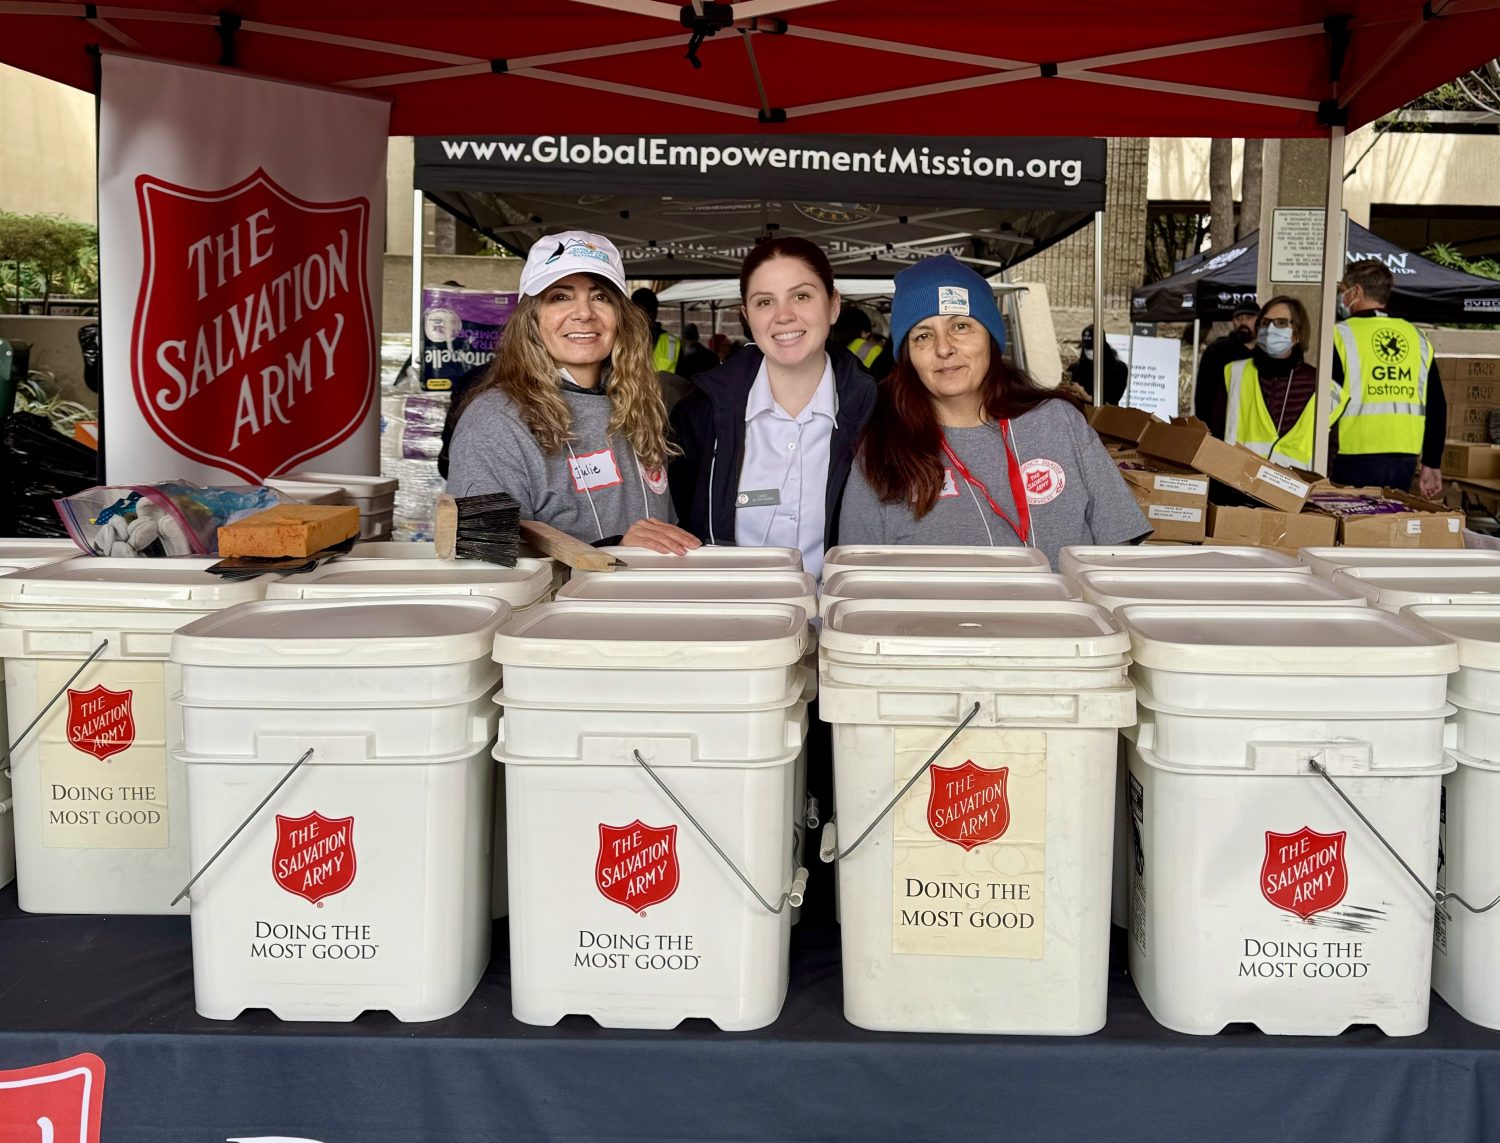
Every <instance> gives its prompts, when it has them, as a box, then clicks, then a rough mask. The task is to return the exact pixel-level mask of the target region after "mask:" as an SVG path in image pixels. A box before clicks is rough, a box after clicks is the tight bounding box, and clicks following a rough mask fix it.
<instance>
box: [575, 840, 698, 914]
mask: <svg viewBox="0 0 1500 1143" xmlns="http://www.w3.org/2000/svg"><path fill="white" fill-rule="evenodd" d="M679 876H680V871H679V870H678V867H677V827H676V826H674V825H671V826H648V825H646V824H645V823H644V822H642V821H641V819H640V818H636V819H635V821H633V822H631V823H630V824H629V825H627V826H612V825H605V824H604V823H603V822H600V823H599V859H598V860H597V861H596V862H595V863H594V883H595V884H596V885H598V886H599V892H601V893H603V894H604V895H605V896H606V897H608V898H609V899H610V900H611V901H613V902H615V903H616V904H618V905H624V906H625V907H626V908H627V909H629V910H631V911H632V912H634V913H640V914H644V913H645V911H646V910H647V909H649V908H650V907H651V906H652V905H660V904H661V903H662V902H663V901H665V900H666V899H667V898H668V897H670V896H671V895H672V894H673V893H675V892H677V882H678V878H679Z"/></svg>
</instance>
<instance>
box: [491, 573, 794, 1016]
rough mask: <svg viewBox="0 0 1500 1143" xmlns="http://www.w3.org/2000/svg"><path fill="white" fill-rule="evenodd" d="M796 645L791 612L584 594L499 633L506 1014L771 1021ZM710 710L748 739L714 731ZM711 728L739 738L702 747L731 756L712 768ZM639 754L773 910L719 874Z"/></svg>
mask: <svg viewBox="0 0 1500 1143" xmlns="http://www.w3.org/2000/svg"><path fill="white" fill-rule="evenodd" d="M808 638H809V637H808V627H807V616H806V613H805V612H804V610H803V609H802V608H801V607H800V606H792V605H787V604H769V603H766V604H736V603H726V604H723V605H716V606H713V607H706V606H705V605H704V604H702V603H672V602H662V603H655V602H646V601H642V602H636V603H631V604H621V603H613V604H611V603H596V602H591V601H585V600H576V601H573V602H570V603H555V604H549V605H546V606H544V607H540V608H535V609H533V610H532V611H531V612H529V613H528V614H526V615H524V616H520V617H518V618H516V619H515V620H513V621H512V622H511V623H510V624H509V625H508V626H507V627H506V628H505V629H504V630H503V631H502V632H501V633H500V634H499V635H498V636H497V637H496V640H495V657H496V658H497V659H499V660H500V662H501V663H502V664H503V667H504V670H505V677H506V692H507V693H506V695H505V696H503V700H502V701H504V702H505V704H506V713H505V725H504V731H503V735H502V741H501V743H500V745H499V747H498V748H497V750H496V757H497V758H499V759H500V760H501V762H503V763H504V765H505V782H506V812H507V846H508V851H509V858H508V865H509V882H510V910H511V929H510V931H511V995H512V1004H513V1010H514V1013H515V1016H516V1018H517V1019H518V1020H522V1021H524V1022H526V1023H531V1024H554V1023H556V1022H557V1021H558V1020H559V1019H561V1018H562V1017H563V1016H565V1015H568V1014H571V1013H581V1014H584V1015H588V1016H592V1017H593V1018H594V1019H595V1020H597V1021H598V1022H599V1023H601V1024H604V1025H606V1026H611V1027H637V1028H670V1027H674V1026H675V1025H676V1024H678V1023H679V1022H680V1021H682V1020H684V1019H688V1018H691V1017H702V1018H706V1019H709V1020H712V1021H714V1022H715V1023H716V1024H718V1025H719V1026H720V1027H721V1028H725V1029H733V1030H743V1029H748V1028H758V1027H763V1026H764V1025H766V1024H769V1023H771V1022H772V1021H773V1020H774V1019H775V1018H776V1015H777V1013H778V1012H779V1011H780V1009H781V1004H782V1001H783V999H784V997H785V994H786V979H787V977H786V973H787V948H788V944H787V941H788V933H789V923H790V919H791V918H790V912H791V907H792V906H794V905H796V904H797V903H799V901H798V900H795V899H788V900H783V895H784V894H788V893H791V892H792V891H793V889H794V880H795V878H794V872H795V858H794V853H793V847H794V838H793V831H792V817H793V803H794V793H793V787H794V767H795V762H796V759H797V757H798V755H799V754H800V753H801V749H802V734H803V732H804V730H805V715H804V713H803V711H802V709H801V706H800V702H799V701H798V694H794V693H793V690H794V688H800V687H801V685H802V683H803V679H802V668H801V667H800V665H799V664H800V661H801V659H802V658H803V656H804V655H805V653H806V650H807V647H808ZM517 689H519V690H521V691H524V692H525V694H524V695H513V694H512V692H513V691H515V690H517ZM799 694H800V692H799ZM513 699H514V701H513ZM789 699H790V700H791V701H790V702H789V701H788V700H789ZM725 719H729V720H735V719H741V720H745V719H748V720H749V721H751V722H753V723H755V725H756V727H757V728H758V729H752V728H751V727H750V726H748V725H743V726H741V727H740V728H739V729H738V730H730V731H728V732H727V733H723V734H722V736H720V730H719V729H716V724H719V723H721V722H722V721H723V720H725ZM762 724H763V725H762ZM772 726H774V727H776V730H777V733H776V735H775V736H774V739H775V740H776V741H780V743H781V744H782V745H781V749H780V750H779V751H778V752H775V753H772V754H767V750H768V749H770V748H771V747H772V746H773V738H772V737H768V738H766V739H765V741H758V739H759V736H760V730H761V729H767V730H769V728H770V727H772ZM716 736H718V737H720V740H721V741H722V742H724V743H733V742H734V741H735V739H736V737H737V738H738V740H739V744H738V745H737V746H732V747H730V748H727V749H726V748H721V747H715V748H714V749H717V750H718V752H719V753H721V754H733V753H738V755H739V756H738V757H727V758H720V759H717V760H714V759H712V758H710V757H707V756H706V754H705V749H704V747H705V744H706V743H708V742H709V741H710V740H711V739H714V738H716ZM751 739H756V741H754V742H751V741H750V740H751ZM747 743H748V744H747ZM559 747H566V749H559ZM548 749H551V750H552V751H553V753H552V754H551V755H548V754H546V751H547V750H548ZM637 752H638V753H639V754H640V756H641V758H642V759H643V760H644V761H645V762H646V763H647V764H648V765H651V766H653V767H655V768H656V771H657V774H658V777H659V778H660V779H661V781H662V782H664V783H665V784H666V785H667V786H668V787H669V788H670V789H671V790H672V791H673V792H674V793H675V794H676V795H677V796H678V797H679V798H680V799H681V801H682V802H683V803H684V805H686V806H687V807H688V809H689V810H691V812H692V813H693V815H694V816H696V817H697V819H698V821H699V822H700V823H702V825H703V826H704V828H706V829H708V830H709V831H710V833H711V834H712V836H713V837H714V839H715V840H716V841H717V843H718V844H719V845H720V846H722V847H723V849H724V850H725V852H726V853H727V854H728V855H730V857H731V858H732V859H733V860H734V861H735V863H736V865H737V866H738V867H739V868H740V870H741V872H742V873H743V874H744V875H745V876H746V877H747V878H748V879H749V880H750V883H751V884H752V885H755V886H757V889H758V892H760V893H761V894H762V896H764V897H765V898H766V899H767V901H768V902H769V903H771V904H772V905H773V906H774V905H778V904H780V905H782V907H781V909H780V911H779V912H770V911H768V910H767V909H765V908H764V907H763V906H762V905H761V904H760V903H759V902H757V901H756V899H755V897H754V896H753V895H752V894H751V893H750V892H749V891H748V890H746V888H745V887H744V886H743V885H742V884H741V883H740V882H739V881H738V880H737V879H736V878H735V876H734V875H733V874H732V873H731V872H730V871H729V869H728V868H726V867H725V866H724V864H723V863H722V862H721V860H720V858H719V857H718V856H716V855H715V854H714V852H713V850H712V849H711V848H710V847H709V845H708V844H707V843H706V842H704V841H703V840H702V838H701V837H700V836H699V835H698V833H697V831H696V828H695V827H694V826H693V825H692V824H691V821H690V820H689V819H688V818H687V816H686V815H685V814H683V813H682V812H681V811H679V810H678V808H677V807H676V805H675V804H674V803H673V802H672V801H671V799H670V798H669V797H668V796H667V795H666V794H665V793H664V792H663V790H662V789H661V787H660V786H658V785H657V783H656V782H655V781H653V779H652V777H651V776H650V775H649V774H647V773H646V771H645V770H644V769H643V768H642V767H641V765H640V763H639V762H638V761H637V760H636V754H637ZM749 755H756V757H753V758H752V757H749ZM799 892H800V890H799Z"/></svg>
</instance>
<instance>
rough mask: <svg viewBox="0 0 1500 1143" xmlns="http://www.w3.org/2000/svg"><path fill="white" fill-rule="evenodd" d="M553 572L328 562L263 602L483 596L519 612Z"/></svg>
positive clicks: (536, 564) (425, 562)
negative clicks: (269, 600) (419, 596)
mask: <svg viewBox="0 0 1500 1143" xmlns="http://www.w3.org/2000/svg"><path fill="white" fill-rule="evenodd" d="M551 588H552V569H551V567H550V566H549V565H548V564H546V563H543V562H542V561H541V560H528V559H519V560H517V561H516V566H515V567H513V568H507V567H502V566H501V565H499V564H491V563H486V562H484V561H483V560H435V559H423V558H420V557H419V558H415V559H407V560H403V559H395V558H382V557H375V558H370V559H355V558H352V557H345V558H343V559H337V560H330V561H329V562H327V563H325V564H321V565H319V566H318V567H316V568H314V569H313V570H312V571H310V572H304V573H303V574H301V575H289V576H283V577H282V578H281V579H279V580H277V581H276V582H275V583H273V584H271V586H270V587H268V588H267V589H266V598H267V599H362V598H372V597H375V596H382V595H386V596H400V597H402V598H408V599H409V598H411V597H412V596H417V595H484V596H489V597H490V598H492V599H503V600H504V601H505V602H506V603H508V604H510V606H511V608H512V610H515V611H522V610H524V609H526V608H528V607H530V606H532V605H533V604H535V603H539V602H542V601H543V600H545V599H546V598H547V595H548V593H549V592H550V591H551Z"/></svg>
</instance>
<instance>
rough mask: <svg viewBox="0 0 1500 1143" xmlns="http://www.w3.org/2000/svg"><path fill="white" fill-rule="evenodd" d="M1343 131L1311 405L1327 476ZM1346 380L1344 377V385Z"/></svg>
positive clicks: (1329, 212)
mask: <svg viewBox="0 0 1500 1143" xmlns="http://www.w3.org/2000/svg"><path fill="white" fill-rule="evenodd" d="M1343 221H1344V129H1343V128H1342V127H1334V128H1332V129H1331V130H1330V131H1329V133H1328V201H1327V204H1326V213H1325V214H1324V216H1323V299H1322V313H1321V316H1320V318H1319V322H1318V392H1317V397H1316V404H1315V405H1314V406H1313V417H1314V420H1313V468H1314V469H1315V470H1316V471H1318V472H1321V473H1323V474H1324V475H1327V473H1328V445H1329V435H1330V434H1329V429H1328V413H1329V410H1330V408H1331V407H1332V401H1333V336H1334V335H1333V326H1334V321H1335V320H1336V316H1337V315H1336V314H1335V312H1334V300H1333V299H1334V293H1335V292H1336V291H1335V287H1336V286H1337V285H1338V282H1339V279H1340V278H1342V277H1343V276H1344V233H1343ZM1348 383H1349V381H1348V379H1347V378H1346V379H1345V384H1348Z"/></svg>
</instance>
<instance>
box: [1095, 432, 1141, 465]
mask: <svg viewBox="0 0 1500 1143" xmlns="http://www.w3.org/2000/svg"><path fill="white" fill-rule="evenodd" d="M1099 440H1100V442H1101V443H1102V444H1103V445H1104V451H1105V452H1107V453H1109V459H1110V460H1112V461H1114V462H1115V463H1116V464H1146V458H1145V456H1144V455H1143V454H1142V453H1141V450H1140V449H1139V448H1137V447H1136V446H1135V445H1133V444H1126V443H1125V442H1124V441H1113V440H1109V439H1108V438H1107V437H1100V438H1099ZM1148 467H1149V465H1148Z"/></svg>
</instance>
